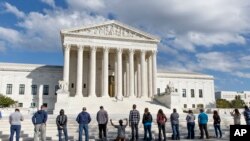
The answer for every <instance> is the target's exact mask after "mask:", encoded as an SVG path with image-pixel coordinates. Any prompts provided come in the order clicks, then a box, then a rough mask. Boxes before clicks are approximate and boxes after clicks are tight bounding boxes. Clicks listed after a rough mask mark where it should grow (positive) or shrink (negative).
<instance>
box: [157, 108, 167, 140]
mask: <svg viewBox="0 0 250 141" xmlns="http://www.w3.org/2000/svg"><path fill="white" fill-rule="evenodd" d="M156 121H157V124H158V130H159V136H158V140H159V141H161V139H162V135H161V133H162V134H163V137H164V138H163V140H164V141H166V139H167V138H166V128H165V123H166V122H167V117H166V115H165V114H164V113H163V111H162V109H159V111H158V113H157V120H156Z"/></svg>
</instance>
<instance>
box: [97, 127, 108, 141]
mask: <svg viewBox="0 0 250 141" xmlns="http://www.w3.org/2000/svg"><path fill="white" fill-rule="evenodd" d="M98 127H99V138H100V139H102V132H103V136H104V138H106V137H107V132H106V129H107V124H98Z"/></svg>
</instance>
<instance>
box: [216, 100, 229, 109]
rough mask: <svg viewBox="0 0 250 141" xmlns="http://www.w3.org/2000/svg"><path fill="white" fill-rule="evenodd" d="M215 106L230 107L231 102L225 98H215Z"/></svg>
mask: <svg viewBox="0 0 250 141" xmlns="http://www.w3.org/2000/svg"><path fill="white" fill-rule="evenodd" d="M216 107H217V108H231V103H230V102H229V101H227V100H226V99H216Z"/></svg>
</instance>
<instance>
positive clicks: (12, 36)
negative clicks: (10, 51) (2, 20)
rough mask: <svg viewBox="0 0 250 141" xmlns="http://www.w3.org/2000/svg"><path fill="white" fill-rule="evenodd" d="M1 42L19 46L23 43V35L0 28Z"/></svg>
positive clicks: (12, 30) (9, 29)
mask: <svg viewBox="0 0 250 141" xmlns="http://www.w3.org/2000/svg"><path fill="white" fill-rule="evenodd" d="M0 40H4V41H7V42H9V43H13V44H19V43H21V42H22V37H21V34H20V33H19V32H18V31H16V30H14V29H11V28H4V27H0Z"/></svg>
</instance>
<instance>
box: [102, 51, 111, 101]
mask: <svg viewBox="0 0 250 141" xmlns="http://www.w3.org/2000/svg"><path fill="white" fill-rule="evenodd" d="M108 61H109V48H108V47H104V48H103V64H102V65H103V66H102V74H103V78H102V87H103V88H102V97H109V94H108V77H109V70H108V69H109V67H108V64H109V63H108Z"/></svg>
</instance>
